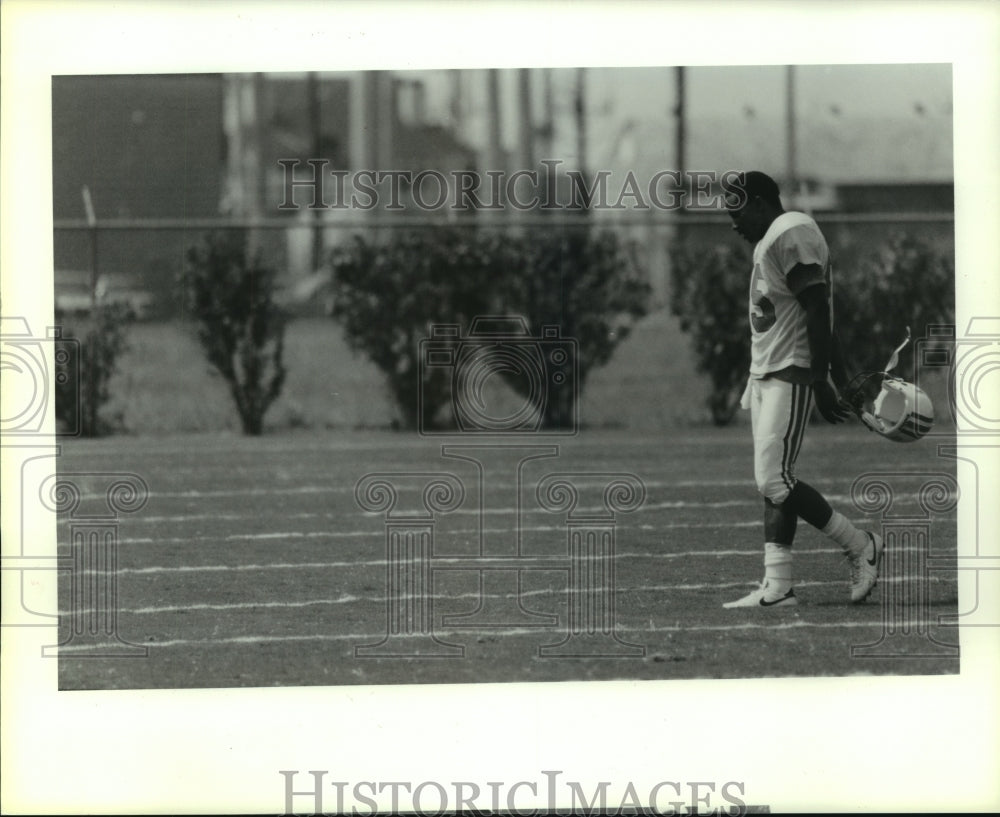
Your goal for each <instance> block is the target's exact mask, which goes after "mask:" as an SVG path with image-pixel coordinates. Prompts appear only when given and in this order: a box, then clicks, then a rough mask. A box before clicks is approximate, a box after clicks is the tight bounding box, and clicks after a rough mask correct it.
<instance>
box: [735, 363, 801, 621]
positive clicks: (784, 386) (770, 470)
mask: <svg viewBox="0 0 1000 817" xmlns="http://www.w3.org/2000/svg"><path fill="white" fill-rule="evenodd" d="M752 386H753V390H752V393H751V398H752V399H751V406H750V411H751V415H750V416H751V425H752V428H753V440H754V477H755V479H756V482H757V488H758V490H759V491H760V492H761V493H762V494H763V495H764V538H765V543H764V581H763V582H761V586H760V588H759V589H758V590H756V591H754V592H753V593H750V594H749V595H747V596H745V597H744V598H742V599H738V600H737V601H735V602H729V603H728V604H725V605H723V606H724V607H755V606H761V607H777V606H787V605H790V604H795V603H796V599H795V593H794V591H793V590H792V584H793V578H792V542H793V541H794V538H795V526H796V520H797V516H796V514H795V513H794V512H793V511H792V510H791V509H789V508H785V507H783V506H782V503H783V502H784V500H785V498H786V497H787V496H788V493H789V492H790V491H791V488H792V487H793V486H794V483H795V477H794V465H795V459H796V457H797V456H798V449H799V447H800V446H801V444H802V435H803V433H804V431H805V424H806V421H807V420H808V411H809V391H808V389H807V388H805V387H803V386H797V385H794V384H792V383H785V382H784V381H780V380H774V379H766V380H758V381H754V382H753V384H752Z"/></svg>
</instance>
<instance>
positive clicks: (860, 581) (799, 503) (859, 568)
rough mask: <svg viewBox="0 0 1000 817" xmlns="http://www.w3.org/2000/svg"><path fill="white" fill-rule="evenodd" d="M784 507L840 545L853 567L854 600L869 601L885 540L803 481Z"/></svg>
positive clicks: (790, 493)
mask: <svg viewBox="0 0 1000 817" xmlns="http://www.w3.org/2000/svg"><path fill="white" fill-rule="evenodd" d="M783 507H785V508H788V509H789V510H791V511H793V512H794V513H795V514H796V515H798V516H801V517H802V518H803V519H804V520H805V521H806V522H808V523H809V524H810V525H812V526H813V527H814V528H818V529H819V530H820V531H822V532H823V533H824V534H826V535H827V536H828V537H829V538H830V539H832V540H833V541H834V542H836V543H837V544H838V545H840V547H841V548H842V549H843V551H844V553H845V554H846V556H847V559H848V563H849V565H850V585H851V601H852V602H859V601H864V600H865V599H866V598H868V595H869V594H870V593H871V591H872V588H874V587H875V584H876V582H877V581H878V569H879V563H880V562H881V560H882V550H883V547H884V545H883V542H882V537H881V536H879V535H878V534H875V533H869V532H868V531H866V530H862V529H860V528H857V527H855V526H854V525H853V524H852V523H851V521H850V520H849V519H848V518H847V517H846V516H844V515H843V514H842V513H840V512H839V511H835V510H834V509H833V508H832V507H830V503H828V502H827V501H826V499H825V498H824V497H823V495H822V494H820V492H819V491H817V490H816V489H815V488H813V487H812V486H811V485H809V484H808V483H805V482H802V480H797V481H796V483H795V487H794V488H792V490H791V491H790V492H789V494H788V498H787V499H786V500H785V501H784V503H783Z"/></svg>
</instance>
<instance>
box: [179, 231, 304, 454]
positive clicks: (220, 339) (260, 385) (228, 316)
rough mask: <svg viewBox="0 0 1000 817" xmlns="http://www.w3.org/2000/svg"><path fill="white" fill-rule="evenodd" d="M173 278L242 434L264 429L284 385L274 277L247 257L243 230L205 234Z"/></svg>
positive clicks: (256, 258)
mask: <svg viewBox="0 0 1000 817" xmlns="http://www.w3.org/2000/svg"><path fill="white" fill-rule="evenodd" d="M187 262H188V263H187V266H186V268H185V269H184V271H183V272H182V274H181V283H182V285H183V287H184V292H185V295H186V303H187V308H188V310H189V312H190V314H191V315H192V316H193V317H194V319H195V322H196V325H197V333H198V341H199V343H200V344H201V347H202V349H203V351H204V352H205V357H206V358H207V359H208V362H209V363H211V364H212V366H213V367H214V368H215V370H216V371H217V372H218V373H219V374H220V375H222V377H223V378H224V379H225V381H226V384H227V385H228V386H229V392H230V394H231V395H232V398H233V402H234V403H235V405H236V410H237V412H238V414H239V418H240V424H241V426H242V430H243V433H244V434H248V435H258V434H261V433H262V432H263V430H264V415H265V413H266V412H267V410H268V408H269V407H270V405H271V404H272V403H273V402H274V400H275V399H277V397H278V395H280V394H281V389H282V387H283V385H284V382H285V376H286V373H287V372H286V369H285V364H284V338H285V325H286V315H285V314H284V312H283V311H282V310H281V309H280V308H279V306H278V305H277V303H276V301H275V293H276V272H275V270H274V269H272V268H270V267H267V266H265V265H263V264H262V263H261V260H260V254H259V253H256V254H254V256H253V257H248V255H247V242H246V237H245V234H244V233H243V231H241V230H232V231H220V232H216V233H211V234H209V235H207V236H206V237H205V239H204V241H203V242H202V244H201V245H199V246H196V247H192V248H191V249H190V250H188V253H187Z"/></svg>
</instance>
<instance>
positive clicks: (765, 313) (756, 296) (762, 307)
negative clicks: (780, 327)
mask: <svg viewBox="0 0 1000 817" xmlns="http://www.w3.org/2000/svg"><path fill="white" fill-rule="evenodd" d="M777 319H778V318H777V316H776V315H775V314H774V304H773V303H772V302H771V299H770V298H768V297H767V282H766V281H764V279H763V278H761V277H760V273H759V272H758V270H757V269H756V268H755V269H754V276H753V286H752V287H751V295H750V323H751V324H752V325H753V331H754V332H757V333H761V332H766V331H767V330H768V329H770V328H771V327H772V326H774V324H775V321H777Z"/></svg>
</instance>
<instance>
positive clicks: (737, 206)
mask: <svg viewBox="0 0 1000 817" xmlns="http://www.w3.org/2000/svg"><path fill="white" fill-rule="evenodd" d="M722 190H723V193H724V194H725V200H726V210H727V211H728V213H729V217H730V218H731V219H732V220H733V229H734V230H735V231H736V232H737V233H739V234H740V235H741V236H742V237H743V238H745V239H746V240H747V241H749V242H750V243H751V244H755V243H756V242H758V241H760V240H761V239H762V238H763V237H764V233H766V232H767V228H768V227H770V226H771V222H772V221H774V220H775V219H776V218H777V217H778V216H780V215H781V214H782V213H783V212H784V211H785V209H784V207H783V206H782V204H781V191H780V190H779V189H778V183H777V182H776V181H775V180H774V179H772V178H771V177H770V176H768V175H767V174H766V173H761V172H760V171H759V170H748V171H746V172H743V171H741V172H739V173H730V174H728V175H727V176H726V177H725V178H724V179H723V182H722Z"/></svg>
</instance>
